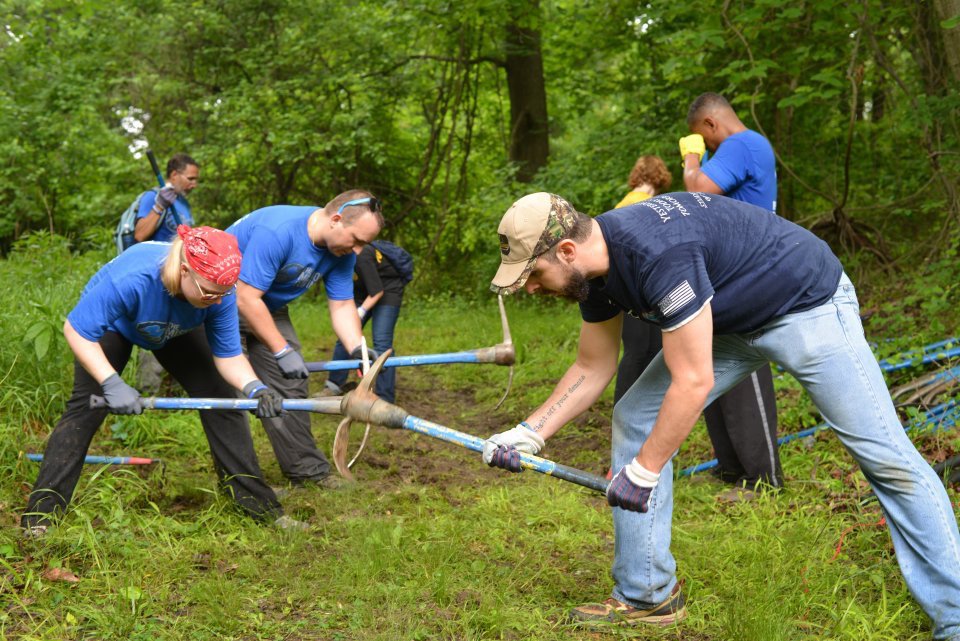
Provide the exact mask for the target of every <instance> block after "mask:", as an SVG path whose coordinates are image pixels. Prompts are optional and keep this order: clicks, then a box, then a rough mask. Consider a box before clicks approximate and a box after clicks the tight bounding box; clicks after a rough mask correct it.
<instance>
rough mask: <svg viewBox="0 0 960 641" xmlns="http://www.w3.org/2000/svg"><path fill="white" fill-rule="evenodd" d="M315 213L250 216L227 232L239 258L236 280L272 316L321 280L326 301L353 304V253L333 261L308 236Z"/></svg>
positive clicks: (282, 209) (277, 210)
mask: <svg viewBox="0 0 960 641" xmlns="http://www.w3.org/2000/svg"><path fill="white" fill-rule="evenodd" d="M316 210H317V208H316V207H295V206H292V205H275V206H273V207H264V208H263V209H258V210H256V211H254V212H251V213H249V214H247V215H246V216H244V217H243V218H241V219H240V220H238V221H237V222H235V223H233V224H232V225H230V226H229V227H228V228H227V231H228V232H229V233H231V234H233V235H234V236H236V237H237V242H238V243H239V245H240V251H241V252H242V253H243V265H242V266H241V267H240V280H242V281H243V282H245V283H246V284H248V285H251V286H252V287H256V288H257V289H259V290H260V291H262V292H265V293H264V295H263V302H264V303H266V305H267V308H268V309H269V310H270V311H274V310H277V309H280V308H281V307H283V306H284V305H286V304H287V303H289V302H290V301H292V300H295V299H296V298H298V297H300V296H301V295H302V294H303V293H305V292H306V291H307V290H308V289H310V287H312V286H313V285H314V284H315V283H316V282H317V281H318V280H320V279H321V278H322V279H323V284H324V287H325V288H326V290H327V298H329V299H330V300H353V266H354V265H355V264H356V261H357V257H356V255H355V254H354V253H353V252H350V253H348V254H346V255H344V256H335V255H334V254H333V253H331V252H330V251H328V250H327V249H326V248H323V247H317V246H316V245H314V244H313V243H312V242H311V241H310V237H309V236H308V235H307V220H308V219H309V218H310V214H312V213H313V212H314V211H316Z"/></svg>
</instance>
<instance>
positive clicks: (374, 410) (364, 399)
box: [333, 354, 610, 493]
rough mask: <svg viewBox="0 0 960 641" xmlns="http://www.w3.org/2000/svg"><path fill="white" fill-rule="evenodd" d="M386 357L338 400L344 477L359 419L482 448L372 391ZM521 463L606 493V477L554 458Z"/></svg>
mask: <svg viewBox="0 0 960 641" xmlns="http://www.w3.org/2000/svg"><path fill="white" fill-rule="evenodd" d="M386 360H387V354H381V355H380V358H378V359H377V361H376V362H375V363H374V364H373V366H372V367H371V368H370V371H369V372H368V373H367V375H366V376H364V377H363V380H362V381H361V382H360V385H359V386H357V388H356V389H355V390H353V391H352V392H349V393H348V394H347V395H346V396H344V397H343V400H342V401H341V403H340V413H341V414H343V416H344V419H343V421H341V422H340V425H339V426H338V427H337V434H336V436H335V437H334V441H333V462H334V464H335V465H336V466H337V470H338V471H339V472H340V474H342V475H343V476H344V477H345V478H348V479H353V474H352V473H351V472H350V468H349V466H348V465H347V438H348V437H347V434H348V433H349V429H350V423H351V422H352V421H360V422H363V423H374V424H376V425H382V426H384V427H389V428H393V429H405V430H410V431H413V432H417V433H420V434H424V435H426V436H429V437H430V438H436V439H440V440H442V441H447V442H448V443H454V444H455V445H460V446H461V447H465V448H467V449H468V450H473V451H474V452H482V451H483V443H484V441H483V439H481V438H477V437H476V436H472V435H470V434H465V433H463V432H458V431H457V430H453V429H450V428H449V427H445V426H443V425H438V424H437V423H431V422H430V421H426V420H424V419H422V418H418V417H416V416H411V415H410V414H409V413H408V412H407V411H406V410H404V409H403V408H401V407H398V406H396V405H394V404H393V403H389V402H387V401H385V400H383V399H381V398H380V397H378V396H377V395H376V394H374V393H373V385H374V381H375V380H376V378H377V375H378V374H379V373H380V370H382V369H383V364H384V362H385V361H386ZM520 465H521V466H522V467H523V468H524V469H528V470H533V471H535V472H540V473H541V474H547V475H550V476H555V477H557V478H560V479H563V480H564V481H569V482H571V483H576V484H577V485H582V486H583V487H588V488H590V489H593V490H597V491H599V492H604V493H606V491H607V486H608V485H609V483H610V482H609V481H608V480H607V479H605V478H603V477H602V476H600V475H597V474H591V473H589V472H584V471H583V470H578V469H576V468H573V467H569V466H566V465H561V464H559V463H555V462H553V461H550V460H547V459H544V458H540V457H539V456H534V455H532V454H524V453H521V454H520Z"/></svg>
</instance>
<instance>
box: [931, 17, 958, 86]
mask: <svg viewBox="0 0 960 641" xmlns="http://www.w3.org/2000/svg"><path fill="white" fill-rule="evenodd" d="M933 4H934V5H935V6H936V7H937V16H938V17H939V18H940V20H941V21H943V20H950V19H951V18H954V17H956V16H957V15H960V0H934V3H933ZM942 33H943V49H944V53H945V54H946V58H947V65H948V66H949V67H950V73H951V75H952V76H953V81H954V82H960V25H955V26H953V27H952V28H950V29H943V30H942Z"/></svg>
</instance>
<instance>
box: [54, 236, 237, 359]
mask: <svg viewBox="0 0 960 641" xmlns="http://www.w3.org/2000/svg"><path fill="white" fill-rule="evenodd" d="M169 252H170V244H169V243H158V242H154V241H147V242H143V243H137V244H136V245H133V246H132V247H131V248H130V249H128V250H127V251H125V252H123V253H122V254H120V255H119V256H117V257H116V258H114V259H113V260H111V261H110V262H109V263H107V264H106V265H104V266H103V267H101V268H100V271H98V272H97V273H96V274H94V275H93V278H91V279H90V280H89V282H87V286H86V287H84V289H83V293H81V294H80V300H79V301H78V302H77V305H76V307H74V308H73V310H72V311H71V312H70V313H69V314H68V315H67V320H69V321H70V325H72V326H73V328H74V329H75V330H77V333H78V334H80V335H81V336H83V337H84V338H85V339H87V340H88V341H98V340H100V338H101V337H102V336H103V334H104V332H108V331H111V332H116V333H118V334H120V335H121V336H123V337H124V338H126V339H127V340H128V341H130V342H131V343H133V344H134V345H139V346H140V347H142V348H144V349H149V350H154V349H160V348H161V347H163V346H164V345H166V343H167V341H169V340H170V339H172V338H176V337H177V336H180V335H182V334H186V333H187V332H189V331H191V330H192V329H194V328H195V327H199V326H200V325H203V327H204V330H205V331H206V334H207V341H208V342H209V343H210V349H211V350H212V351H213V354H214V356H219V357H221V358H230V357H231V356H238V355H239V354H241V353H242V350H241V348H240V327H239V320H238V318H239V317H238V315H237V297H236V296H235V295H230V296H224V297H223V298H222V299H221V300H222V302H221V303H220V304H219V305H211V306H210V307H206V308H204V309H200V308H198V307H194V306H193V305H191V304H190V303H188V302H187V301H186V300H181V299H179V298H174V297H173V296H171V295H170V293H169V292H167V289H166V288H165V287H164V286H163V283H162V282H161V280H160V270H161V269H162V268H163V263H164V261H165V260H166V258H167V254H168V253H169Z"/></svg>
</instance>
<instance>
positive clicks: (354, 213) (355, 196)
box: [324, 189, 386, 229]
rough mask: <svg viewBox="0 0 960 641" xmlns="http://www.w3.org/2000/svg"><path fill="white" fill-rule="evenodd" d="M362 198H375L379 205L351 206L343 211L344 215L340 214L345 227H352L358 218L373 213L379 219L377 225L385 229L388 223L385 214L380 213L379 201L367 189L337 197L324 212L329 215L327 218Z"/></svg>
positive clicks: (352, 191) (349, 191)
mask: <svg viewBox="0 0 960 641" xmlns="http://www.w3.org/2000/svg"><path fill="white" fill-rule="evenodd" d="M362 198H373V199H374V200H376V201H377V203H378V204H377V205H376V206H373V205H372V203H364V204H363V206H361V205H350V206H349V207H347V208H346V209H344V210H343V213H342V214H340V215H341V216H343V224H344V225H352V224H353V223H354V222H356V220H357V219H358V218H360V217H361V216H363V215H364V214H366V213H367V212H373V215H374V216H375V217H376V219H377V225H379V227H380V229H383V227H384V225H385V224H386V221H384V219H383V212H381V211H380V206H379V202H380V201H379V199H377V197H376V196H374V195H373V194H371V193H370V192H369V191H367V190H365V189H348V190H347V191H345V192H343V193H342V194H339V195H337V196H336V197H335V198H334V199H333V200H331V201H330V202H328V203H327V204H326V205H325V206H324V210H325V211H326V213H327V216H330V215H332V214H335V213H337V210H338V209H340V207H342V206H343V204H344V203H347V202H350V201H351V200H360V199H362Z"/></svg>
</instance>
